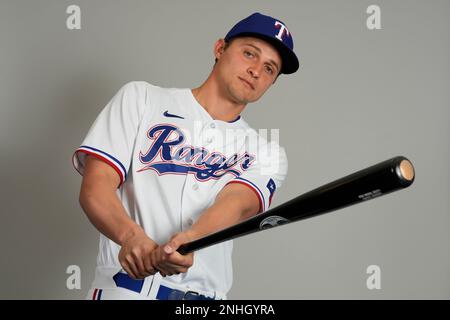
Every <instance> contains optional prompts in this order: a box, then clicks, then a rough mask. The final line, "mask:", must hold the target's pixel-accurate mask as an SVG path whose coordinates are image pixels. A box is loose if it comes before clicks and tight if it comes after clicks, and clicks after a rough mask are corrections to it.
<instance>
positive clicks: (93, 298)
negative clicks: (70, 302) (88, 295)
mask: <svg viewBox="0 0 450 320" xmlns="http://www.w3.org/2000/svg"><path fill="white" fill-rule="evenodd" d="M97 290H98V289H95V290H94V294H93V295H92V300H95V296H96V295H97Z"/></svg>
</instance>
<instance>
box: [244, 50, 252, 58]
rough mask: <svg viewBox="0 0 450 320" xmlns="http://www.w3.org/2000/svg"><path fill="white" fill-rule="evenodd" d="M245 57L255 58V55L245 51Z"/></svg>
mask: <svg viewBox="0 0 450 320" xmlns="http://www.w3.org/2000/svg"><path fill="white" fill-rule="evenodd" d="M244 55H245V56H246V57H249V58H251V57H253V53H251V52H250V51H244Z"/></svg>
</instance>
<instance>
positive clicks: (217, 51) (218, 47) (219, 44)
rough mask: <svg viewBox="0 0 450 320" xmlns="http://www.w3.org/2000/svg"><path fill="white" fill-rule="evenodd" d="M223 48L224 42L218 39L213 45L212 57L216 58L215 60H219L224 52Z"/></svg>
mask: <svg viewBox="0 0 450 320" xmlns="http://www.w3.org/2000/svg"><path fill="white" fill-rule="evenodd" d="M225 47H226V42H225V40H224V39H219V40H217V41H216V43H215V44H214V56H215V57H216V59H220V57H221V56H222V54H223V52H224V51H225Z"/></svg>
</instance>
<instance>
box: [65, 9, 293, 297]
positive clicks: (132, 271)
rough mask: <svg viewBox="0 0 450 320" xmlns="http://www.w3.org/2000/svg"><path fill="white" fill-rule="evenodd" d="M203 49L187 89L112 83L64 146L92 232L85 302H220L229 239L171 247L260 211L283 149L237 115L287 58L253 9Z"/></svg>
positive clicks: (280, 30) (279, 31) (287, 46)
mask: <svg viewBox="0 0 450 320" xmlns="http://www.w3.org/2000/svg"><path fill="white" fill-rule="evenodd" d="M214 55H215V58H216V64H215V65H214V67H213V69H212V71H211V73H210V75H209V77H208V78H207V80H206V81H205V82H204V83H203V84H202V85H201V86H200V87H198V88H195V89H192V90H191V89H173V88H171V89H167V88H160V87H157V86H153V85H151V84H149V83H147V82H137V81H135V82H130V83H127V84H126V85H124V86H123V87H122V88H121V89H120V90H119V91H118V92H117V93H116V95H115V96H114V97H113V98H112V99H111V101H109V103H108V104H107V105H106V107H105V108H104V109H103V110H102V112H101V113H100V114H99V115H98V117H97V119H96V120H95V122H94V123H93V125H92V126H91V128H90V130H89V132H88V134H87V136H86V137H85V139H84V141H83V143H82V145H81V146H80V147H79V148H78V149H77V150H76V151H75V153H74V156H73V164H74V167H75V168H76V169H77V170H78V172H79V173H80V174H81V175H82V176H83V180H82V184H81V191H80V198H79V199H80V204H81V206H82V208H83V210H84V212H85V213H86V215H87V217H88V218H89V220H90V221H91V222H92V224H93V225H94V226H95V227H96V228H97V229H98V230H99V231H100V233H101V234H100V244H99V253H98V258H97V268H96V271H95V278H94V281H93V284H92V288H91V289H90V291H89V293H88V299H94V300H100V299H149V300H153V299H158V300H166V299H195V300H208V299H226V295H227V292H228V291H229V290H230V288H231V284H232V277H233V275H232V263H231V254H232V246H233V245H232V241H228V242H224V243H220V244H217V245H214V246H211V247H209V248H205V249H202V250H199V251H197V252H195V253H190V254H187V255H181V254H179V253H178V252H177V248H178V247H179V246H180V245H181V244H183V243H186V242H189V241H192V240H194V239H198V238H200V237H202V236H205V235H207V234H209V233H212V232H215V231H218V230H220V229H223V228H226V227H229V226H231V225H233V224H236V223H239V222H241V221H243V220H245V219H247V218H249V217H251V216H253V215H255V214H258V213H261V212H264V211H266V210H267V209H268V208H269V206H270V204H271V201H272V198H273V196H274V194H275V192H276V190H277V189H278V188H279V187H280V186H281V184H282V182H283V180H284V179H285V176H286V173H287V158H286V154H285V152H284V149H283V148H282V147H280V146H278V144H276V143H275V142H273V141H270V142H269V141H268V140H266V139H264V138H263V137H261V135H258V133H257V132H256V131H255V130H253V129H251V128H250V127H249V125H248V124H247V123H246V122H245V120H244V119H243V118H242V117H241V115H240V114H241V112H242V111H243V110H244V108H245V107H246V105H247V104H248V103H251V102H254V101H257V100H258V99H259V98H260V97H261V96H262V95H263V94H264V93H265V91H266V90H267V89H268V88H269V87H270V86H271V85H272V84H273V83H275V81H276V79H277V77H278V76H279V74H282V73H283V74H290V73H294V72H295V71H297V69H298V67H299V63H298V59H297V57H296V55H295V53H294V52H293V39H292V34H291V33H290V31H289V30H288V28H287V26H286V24H284V23H283V22H282V21H281V20H278V19H275V18H273V17H270V16H266V15H263V14H260V13H254V14H252V15H250V16H248V17H247V18H245V19H243V20H242V21H240V22H238V23H237V24H236V25H235V26H234V27H233V28H232V29H231V30H230V31H229V32H228V33H227V35H226V36H225V38H224V39H219V40H217V42H216V43H215V45H214ZM268 150H277V152H275V153H274V152H272V153H270V156H267V151H268ZM274 164H275V165H274Z"/></svg>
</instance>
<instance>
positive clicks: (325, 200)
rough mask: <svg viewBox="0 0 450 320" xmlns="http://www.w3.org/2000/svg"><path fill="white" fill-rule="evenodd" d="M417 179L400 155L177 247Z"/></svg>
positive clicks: (323, 209) (312, 212)
mask: <svg viewBox="0 0 450 320" xmlns="http://www.w3.org/2000/svg"><path fill="white" fill-rule="evenodd" d="M414 179H415V170H414V167H413V165H412V163H411V162H410V161H409V160H408V159H407V158H405V157H403V156H397V157H394V158H392V159H389V160H386V161H383V162H380V163H378V164H376V165H373V166H371V167H369V168H366V169H363V170H360V171H358V172H355V173H353V174H350V175H348V176H345V177H343V178H341V179H338V180H335V181H333V182H331V183H328V184H326V185H323V186H321V187H319V188H316V189H314V190H312V191H309V192H307V193H305V194H303V195H300V196H298V197H296V198H294V199H292V200H290V201H288V202H286V203H284V204H282V205H280V206H278V207H275V208H273V209H271V210H268V211H266V212H264V213H262V214H258V215H256V216H254V217H252V218H250V219H248V220H246V221H244V222H241V223H239V224H236V225H234V226H231V227H229V228H226V229H224V230H221V231H219V232H216V233H213V234H210V235H208V236H206V237H203V238H201V239H198V240H195V241H192V242H189V243H186V244H184V245H182V246H181V247H180V248H179V249H178V251H179V252H180V253H182V254H186V253H189V252H192V251H195V250H198V249H201V248H204V247H207V246H210V245H213V244H216V243H218V242H222V241H226V240H231V239H232V238H237V237H240V236H244V235H247V234H250V233H253V232H257V231H260V230H263V229H267V228H270V227H275V226H278V225H282V224H286V223H290V222H294V221H298V220H302V219H306V218H311V217H313V216H316V215H320V214H324V213H327V212H330V211H334V210H338V209H341V208H343V207H346V206H349V205H353V204H356V203H359V202H362V201H366V200H371V199H374V198H376V197H379V196H382V195H385V194H388V193H391V192H393V191H396V190H399V189H402V188H406V187H408V186H410V185H411V184H412V183H413V182H414Z"/></svg>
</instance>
